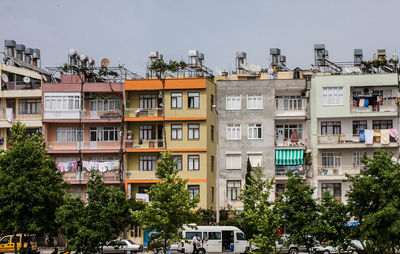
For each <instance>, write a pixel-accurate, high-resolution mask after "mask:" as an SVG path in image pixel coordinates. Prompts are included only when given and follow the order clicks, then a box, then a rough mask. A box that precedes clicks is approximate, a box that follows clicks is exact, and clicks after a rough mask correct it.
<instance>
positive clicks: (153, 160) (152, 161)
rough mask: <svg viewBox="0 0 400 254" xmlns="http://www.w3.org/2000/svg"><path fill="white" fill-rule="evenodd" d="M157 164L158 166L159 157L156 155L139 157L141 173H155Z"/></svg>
mask: <svg viewBox="0 0 400 254" xmlns="http://www.w3.org/2000/svg"><path fill="white" fill-rule="evenodd" d="M156 164H157V156H155V155H140V156H139V171H155V170H156Z"/></svg>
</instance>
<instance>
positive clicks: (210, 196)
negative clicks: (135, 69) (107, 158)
mask: <svg viewBox="0 0 400 254" xmlns="http://www.w3.org/2000/svg"><path fill="white" fill-rule="evenodd" d="M125 98H126V110H125V122H126V125H125V126H126V133H127V135H126V137H125V144H126V146H125V149H126V153H125V169H126V176H125V184H126V189H127V195H128V197H130V198H136V199H142V198H143V197H145V195H143V194H145V192H146V190H147V189H148V188H149V187H150V186H151V185H153V184H155V183H157V182H158V181H159V179H158V178H157V177H156V175H155V169H156V165H157V160H158V159H159V158H160V154H161V152H163V151H170V152H171V153H172V155H173V158H174V160H175V161H176V162H177V168H178V169H179V170H180V173H179V175H180V176H181V177H182V178H184V179H188V183H187V188H188V189H189V191H190V193H191V195H196V194H198V195H199V196H200V203H199V205H198V207H199V208H203V209H215V207H216V206H215V197H216V193H215V189H216V186H215V184H216V144H217V133H216V107H215V98H216V86H215V83H213V82H212V81H211V80H209V79H206V78H178V79H166V80H165V84H164V87H163V84H162V82H161V81H160V80H156V79H144V80H126V81H125ZM163 98H164V99H163ZM164 137H165V138H164Z"/></svg>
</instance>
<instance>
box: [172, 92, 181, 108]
mask: <svg viewBox="0 0 400 254" xmlns="http://www.w3.org/2000/svg"><path fill="white" fill-rule="evenodd" d="M171 108H182V93H171Z"/></svg>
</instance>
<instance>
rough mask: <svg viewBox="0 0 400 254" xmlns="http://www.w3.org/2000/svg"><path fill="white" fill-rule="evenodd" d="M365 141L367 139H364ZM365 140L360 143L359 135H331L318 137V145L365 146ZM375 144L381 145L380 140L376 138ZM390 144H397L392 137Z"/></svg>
mask: <svg viewBox="0 0 400 254" xmlns="http://www.w3.org/2000/svg"><path fill="white" fill-rule="evenodd" d="M364 140H365V139H364ZM364 140H361V141H360V135H359V134H347V133H342V134H329V135H318V144H357V143H359V144H363V143H364ZM373 141H374V144H380V143H381V141H380V138H379V139H377V138H376V137H374V140H373ZM389 142H390V143H396V141H395V140H394V139H393V138H392V137H390V139H389Z"/></svg>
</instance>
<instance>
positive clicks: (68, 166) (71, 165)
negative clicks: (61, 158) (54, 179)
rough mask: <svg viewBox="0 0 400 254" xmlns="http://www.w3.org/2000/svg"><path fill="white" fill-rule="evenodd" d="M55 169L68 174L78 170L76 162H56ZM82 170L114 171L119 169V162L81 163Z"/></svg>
mask: <svg viewBox="0 0 400 254" xmlns="http://www.w3.org/2000/svg"><path fill="white" fill-rule="evenodd" d="M57 168H58V169H59V170H60V171H61V172H69V171H74V170H77V169H78V161H68V162H57ZM82 168H83V169H84V170H96V171H100V172H106V171H114V170H115V169H118V168H119V161H118V160H113V161H106V162H96V161H82Z"/></svg>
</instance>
